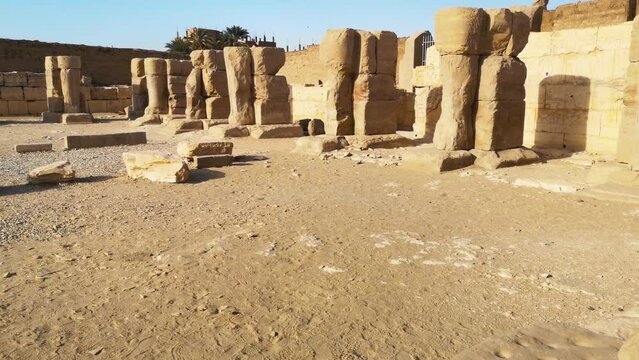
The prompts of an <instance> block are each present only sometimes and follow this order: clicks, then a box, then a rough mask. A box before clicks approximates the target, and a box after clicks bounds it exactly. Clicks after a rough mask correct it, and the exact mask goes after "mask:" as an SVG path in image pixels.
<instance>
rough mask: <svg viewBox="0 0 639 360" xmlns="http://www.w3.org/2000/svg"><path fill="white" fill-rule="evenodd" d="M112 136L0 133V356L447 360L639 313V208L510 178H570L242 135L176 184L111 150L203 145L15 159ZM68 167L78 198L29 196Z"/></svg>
mask: <svg viewBox="0 0 639 360" xmlns="http://www.w3.org/2000/svg"><path fill="white" fill-rule="evenodd" d="M120 130H126V131H130V130H131V129H129V128H126V125H125V123H124V122H122V121H111V122H104V123H100V124H94V125H78V126H63V125H57V124H56V125H53V124H39V123H36V122H33V121H27V120H17V121H15V120H8V119H0V134H1V135H2V136H0V204H1V206H0V221H1V222H0V226H1V232H0V275H5V277H0V333H2V336H1V337H0V357H3V358H9V359H14V358H15V359H26V358H135V359H189V358H209V359H259V358H264V359H307V358H315V359H448V358H450V357H452V356H454V355H455V354H457V353H459V352H461V351H463V350H465V349H468V348H470V347H472V346H474V345H475V344H477V343H479V342H481V341H482V340H483V339H485V338H486V337H488V336H491V335H494V334H503V333H506V332H509V331H512V330H513V329H516V328H521V327H524V326H529V325H533V324H538V323H543V322H554V321H561V322H565V323H568V324H577V325H583V324H589V323H592V322H595V321H599V320H601V319H605V318H610V317H613V316H615V315H618V314H619V313H621V312H623V311H625V310H627V309H630V308H633V307H635V306H637V305H639V278H638V277H637V276H636V274H638V273H639V261H637V260H638V258H639V232H638V230H639V222H638V220H639V206H638V205H632V204H627V203H618V202H607V201H601V200H595V199H591V198H588V197H583V196H580V195H579V193H576V194H562V193H554V192H549V191H546V190H543V189H533V188H527V187H514V186H513V184H512V181H508V179H515V178H518V177H521V176H527V174H544V173H552V172H553V171H554V172H557V169H560V170H561V171H560V172H561V173H565V174H566V176H567V177H575V178H579V177H583V170H581V169H579V168H577V167H571V166H569V165H566V164H565V163H561V164H559V163H548V164H542V165H534V166H528V167H524V168H519V169H508V170H501V171H495V172H489V173H487V172H483V171H478V170H470V171H468V170H463V171H456V172H451V173H447V174H444V175H429V174H425V173H423V172H420V171H419V170H418V169H412V168H406V167H404V166H401V164H400V166H392V165H391V166H380V165H378V164H375V163H371V164H368V163H364V164H359V163H358V162H355V161H351V160H349V159H340V158H333V159H329V160H321V159H319V158H309V157H305V156H302V155H297V154H292V153H291V152H290V151H291V150H292V148H293V144H294V141H293V140H291V139H286V140H260V141H257V140H252V139H237V140H234V143H235V146H236V150H235V154H236V155H245V156H244V157H243V158H241V161H239V162H237V163H236V164H235V166H233V167H228V168H223V169H216V170H201V171H197V172H194V173H193V175H192V177H191V179H190V181H189V183H186V184H177V185H168V184H155V183H149V182H145V181H132V180H129V179H127V178H126V177H124V167H123V165H122V164H121V162H120V156H121V155H120V154H121V153H122V152H124V151H127V150H139V149H145V150H146V149H159V150H167V151H172V150H173V149H174V144H175V143H176V142H177V141H179V140H181V139H196V138H199V137H202V138H204V134H201V133H200V134H183V135H180V136H176V137H173V138H169V137H163V136H160V135H155V134H154V130H150V129H149V137H150V139H151V143H150V144H148V145H145V146H135V147H115V148H108V149H93V150H78V151H68V152H64V151H60V150H57V151H56V152H54V153H47V154H25V155H18V154H14V153H13V151H12V147H13V145H14V144H15V143H18V142H27V141H31V142H37V141H40V140H43V138H45V137H50V138H51V139H52V140H53V141H54V144H55V146H56V147H58V149H59V148H60V146H61V140H60V139H61V137H62V136H64V135H66V134H70V133H99V132H109V131H120ZM380 153H384V152H380ZM395 153H401V151H399V152H398V151H395ZM373 157H374V156H373ZM67 158H68V159H70V160H71V161H72V163H73V164H74V166H75V167H76V169H77V175H78V176H79V177H80V178H81V179H80V180H79V181H78V182H76V183H75V184H69V185H63V186H29V185H25V180H24V177H25V174H26V172H27V171H28V170H29V169H31V168H34V167H36V166H40V165H44V164H46V163H48V162H51V161H54V160H60V159H67Z"/></svg>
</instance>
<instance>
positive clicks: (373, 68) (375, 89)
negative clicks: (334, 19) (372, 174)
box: [353, 31, 400, 135]
mask: <svg viewBox="0 0 639 360" xmlns="http://www.w3.org/2000/svg"><path fill="white" fill-rule="evenodd" d="M376 34H379V38H378V37H377V36H378V35H376ZM376 34H375V33H370V32H368V31H357V36H356V41H357V42H356V48H359V66H358V75H357V78H356V80H355V84H354V86H353V119H354V124H355V125H354V134H355V135H380V134H394V133H395V132H396V131H397V116H398V113H399V105H400V103H399V92H398V90H397V89H396V88H395V76H394V75H392V74H390V72H391V69H390V65H391V64H395V63H396V61H397V55H396V54H397V51H394V52H393V51H390V52H384V51H378V47H379V48H380V49H389V48H390V47H392V46H393V44H394V46H395V47H396V46H397V36H396V35H395V34H394V33H391V32H388V31H385V32H378V33H376ZM380 70H381V71H380ZM393 73H394V72H393Z"/></svg>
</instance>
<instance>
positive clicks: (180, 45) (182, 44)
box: [164, 36, 191, 54]
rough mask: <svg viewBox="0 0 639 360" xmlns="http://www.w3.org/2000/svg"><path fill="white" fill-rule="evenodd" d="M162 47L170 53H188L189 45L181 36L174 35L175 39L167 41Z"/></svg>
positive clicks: (189, 51)
mask: <svg viewBox="0 0 639 360" xmlns="http://www.w3.org/2000/svg"><path fill="white" fill-rule="evenodd" d="M164 47H165V48H166V49H167V50H168V51H169V52H172V53H180V54H190V53H191V45H190V44H189V43H188V42H187V41H186V40H184V38H183V37H180V36H176V37H175V39H173V40H171V41H169V42H168V43H166V45H164Z"/></svg>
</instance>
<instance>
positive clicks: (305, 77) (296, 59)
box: [277, 45, 324, 85]
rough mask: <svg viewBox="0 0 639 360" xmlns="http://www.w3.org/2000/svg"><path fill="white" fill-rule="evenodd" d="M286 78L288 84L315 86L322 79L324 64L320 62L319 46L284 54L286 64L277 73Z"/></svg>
mask: <svg viewBox="0 0 639 360" xmlns="http://www.w3.org/2000/svg"><path fill="white" fill-rule="evenodd" d="M277 74H278V75H283V76H285V77H286V81H287V82H288V83H289V84H296V85H306V84H308V85H317V84H319V81H320V80H322V79H323V78H324V64H322V62H321V61H320V57H319V45H310V46H308V47H306V49H304V50H299V51H289V52H287V53H286V63H285V64H284V66H283V67H282V68H281V69H280V71H279V72H278V73H277Z"/></svg>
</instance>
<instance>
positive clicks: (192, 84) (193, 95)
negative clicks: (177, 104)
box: [185, 50, 206, 120]
mask: <svg viewBox="0 0 639 360" xmlns="http://www.w3.org/2000/svg"><path fill="white" fill-rule="evenodd" d="M203 51H204V50H195V51H192V52H191V65H192V66H193V69H191V72H190V73H189V76H188V77H187V78H186V88H185V90H186V111H185V114H186V118H187V119H189V120H199V119H205V118H206V108H205V103H204V96H203V91H204V90H203V85H202V69H203V67H204V53H203Z"/></svg>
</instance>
